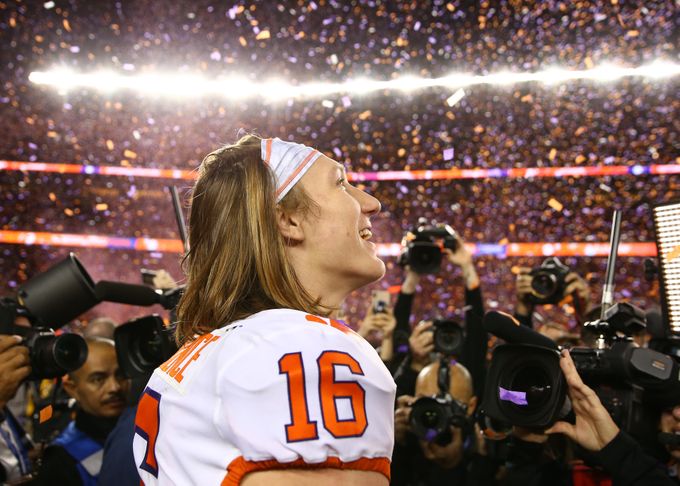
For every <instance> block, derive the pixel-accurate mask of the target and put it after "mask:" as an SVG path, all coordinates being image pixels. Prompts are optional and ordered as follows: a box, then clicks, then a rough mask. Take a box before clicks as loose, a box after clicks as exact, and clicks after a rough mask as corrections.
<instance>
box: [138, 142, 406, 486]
mask: <svg viewBox="0 0 680 486" xmlns="http://www.w3.org/2000/svg"><path fill="white" fill-rule="evenodd" d="M379 211H380V203H379V202H378V200H377V199H375V198H374V197H372V196H370V195H368V194H366V193H365V192H363V191H362V190H360V189H358V188H356V187H354V186H352V185H351V184H350V183H349V182H348V180H347V174H346V173H345V169H344V167H343V166H342V165H341V164H339V163H337V162H336V161H334V160H332V159H330V158H328V157H326V156H324V155H323V154H321V153H320V152H319V151H317V150H315V149H313V148H310V147H307V146H305V145H301V144H297V143H292V142H286V141H282V140H280V139H278V138H274V139H261V138H259V137H257V136H255V135H246V136H245V137H243V138H241V139H240V140H239V141H238V142H236V143H235V144H233V145H228V146H226V147H222V148H220V149H218V150H216V151H214V152H212V153H210V154H209V155H208V156H206V157H205V159H204V160H203V162H202V163H201V166H200V168H199V170H198V180H197V181H196V184H195V186H194V188H193V194H192V200H191V213H190V218H189V228H190V230H189V247H190V250H189V252H188V253H187V255H186V256H185V262H184V263H185V270H186V288H185V291H184V294H183V296H182V299H181V301H180V303H179V306H178V309H177V313H178V325H177V331H176V338H177V341H178V344H180V345H181V347H180V350H179V351H178V352H177V354H175V355H174V356H173V357H172V358H171V359H170V360H168V361H167V362H166V363H164V364H163V365H161V366H160V367H159V368H158V369H157V370H156V371H155V372H154V374H153V376H152V377H151V379H150V380H149V383H148V385H147V387H146V389H145V391H144V393H143V394H142V398H141V399H140V402H139V408H138V412H137V416H136V421H135V437H134V444H133V446H134V454H135V461H136V463H137V465H138V468H139V473H140V476H141V479H142V481H143V483H144V484H145V485H147V486H151V485H156V484H203V485H209V484H215V485H218V484H223V485H237V484H244V485H248V486H257V485H261V484H267V485H271V484H277V485H284V486H285V485H296V486H298V485H303V486H304V485H311V484H314V485H318V484H329V483H332V484H341V483H345V484H353V485H359V486H361V485H369V484H370V485H387V484H388V483H389V475H390V459H391V454H392V448H393V442H394V424H393V413H392V412H393V407H394V394H395V384H394V380H393V379H392V377H391V376H390V374H389V372H388V370H387V369H386V367H385V365H384V364H383V363H382V361H381V359H380V357H379V356H378V354H377V353H376V351H375V350H374V349H373V348H372V347H371V345H370V344H369V343H368V342H367V341H366V340H364V339H363V338H362V337H361V336H359V335H358V334H357V333H355V332H353V331H352V330H351V329H350V328H349V327H347V326H346V325H345V324H344V323H342V322H340V321H337V320H335V319H334V316H335V315H336V314H335V313H336V312H337V311H338V309H339V308H340V306H341V303H342V302H343V300H344V299H345V297H346V296H347V295H348V294H349V293H351V292H352V291H354V290H356V289H358V288H360V287H362V286H364V285H366V284H368V283H371V282H374V281H376V280H379V279H380V278H381V277H382V276H383V275H384V273H385V265H384V263H383V262H382V261H381V260H380V259H379V258H378V256H377V252H376V245H375V243H373V242H372V241H371V238H372V231H371V218H372V217H373V216H375V215H376V214H377V213H378V212H379Z"/></svg>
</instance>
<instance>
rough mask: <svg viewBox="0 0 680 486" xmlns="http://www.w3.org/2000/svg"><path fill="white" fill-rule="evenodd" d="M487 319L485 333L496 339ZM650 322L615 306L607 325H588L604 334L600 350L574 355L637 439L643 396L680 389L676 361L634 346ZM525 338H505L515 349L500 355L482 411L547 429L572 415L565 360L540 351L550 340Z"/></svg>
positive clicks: (501, 349) (527, 332)
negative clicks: (635, 337)
mask: <svg viewBox="0 0 680 486" xmlns="http://www.w3.org/2000/svg"><path fill="white" fill-rule="evenodd" d="M489 314H492V313H489ZM489 314H487V317H488V316H489ZM497 315H498V314H497ZM487 317H485V328H487V330H489V332H492V333H493V331H491V330H490V329H489V326H487V322H486V321H487ZM644 317H645V314H644V312H643V311H642V310H641V309H639V308H637V307H635V306H633V305H632V304H629V303H617V304H614V305H612V306H611V307H610V308H609V309H607V311H606V312H605V313H604V315H603V318H602V319H600V320H598V321H594V322H589V323H586V327H589V328H592V329H594V330H595V331H596V332H597V333H599V334H600V336H601V338H600V339H599V340H598V347H596V348H572V349H571V350H570V354H571V356H572V359H573V361H574V365H575V366H576V369H577V370H578V372H579V374H580V375H581V377H582V378H583V380H584V382H585V383H586V384H588V386H590V387H591V388H593V389H594V390H595V392H596V393H597V395H598V396H599V397H600V400H601V401H602V404H603V405H604V407H605V408H606V409H607V410H608V411H609V413H610V414H611V416H612V418H613V419H614V421H615V422H616V423H617V424H618V425H619V426H620V427H621V428H622V429H624V430H626V431H628V432H631V433H635V432H636V431H638V430H639V429H640V427H641V423H642V420H643V409H642V396H643V392H645V391H648V390H650V391H654V390H675V389H677V388H680V385H679V383H678V380H677V376H678V375H677V365H675V364H674V362H673V359H672V358H671V357H670V356H667V355H665V354H662V353H659V352H656V351H654V350H651V349H646V348H638V347H635V346H634V344H633V342H632V339H631V338H630V335H631V334H633V333H634V332H637V331H639V330H640V329H641V328H644ZM509 325H510V326H514V324H512V323H511V324H509ZM509 329H512V327H510V328H509ZM521 332H522V337H521V338H519V339H517V340H514V339H509V338H508V336H507V335H504V336H500V337H502V338H504V339H505V340H506V341H510V342H511V344H506V345H501V346H498V347H497V348H496V349H495V350H494V353H493V357H492V360H491V366H490V368H489V372H488V375H487V381H486V388H485V393H484V403H483V405H482V407H483V409H484V411H485V413H486V414H487V415H488V416H489V417H491V418H492V419H494V420H498V421H501V422H505V423H509V424H512V425H518V426H522V427H535V428H545V427H548V426H550V425H551V424H552V423H554V422H555V421H556V420H558V419H561V418H564V417H565V416H566V415H568V413H569V412H570V411H571V403H570V402H569V399H568V397H567V396H566V391H567V386H566V382H565V379H564V375H563V374H562V371H561V369H560V364H559V360H560V356H559V353H558V351H557V346H555V345H554V344H553V345H552V346H550V345H540V344H542V343H544V342H545V340H547V339H548V338H546V337H545V336H542V335H540V334H538V333H536V332H535V331H533V330H531V329H529V328H525V329H522V331H521ZM533 335H536V337H532V336H533ZM517 336H519V334H517ZM522 341H523V342H522ZM548 341H549V340H548ZM537 344H538V345H537Z"/></svg>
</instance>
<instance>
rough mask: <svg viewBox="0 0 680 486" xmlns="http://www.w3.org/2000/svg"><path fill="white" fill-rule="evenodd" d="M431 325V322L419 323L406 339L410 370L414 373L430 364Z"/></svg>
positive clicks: (432, 342) (432, 346)
mask: <svg viewBox="0 0 680 486" xmlns="http://www.w3.org/2000/svg"><path fill="white" fill-rule="evenodd" d="M433 325H434V324H433V323H432V321H421V322H420V323H418V325H417V326H416V327H415V328H414V329H413V332H412V333H411V336H410V337H409V338H408V345H409V348H410V349H411V369H413V370H415V371H420V370H421V369H423V368H424V367H425V366H426V365H427V364H428V363H429V362H430V353H431V352H432V351H434V334H433V333H432V326H433Z"/></svg>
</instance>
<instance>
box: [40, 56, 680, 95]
mask: <svg viewBox="0 0 680 486" xmlns="http://www.w3.org/2000/svg"><path fill="white" fill-rule="evenodd" d="M678 74H680V64H676V63H672V62H669V61H663V60H657V61H654V62H652V63H651V64H647V65H644V66H639V67H635V68H630V67H617V66H613V65H602V66H598V67H595V68H593V69H589V70H581V71H576V70H566V69H559V68H550V69H547V70H544V71H538V72H525V73H521V72H519V73H518V72H510V71H502V72H498V73H492V74H486V75H478V76H475V75H472V74H469V73H451V74H449V75H447V76H444V77H440V78H419V77H416V76H410V75H409V76H401V77H398V78H395V79H390V80H387V81H379V80H374V79H367V78H357V79H350V80H348V81H346V82H344V83H322V82H313V83H308V84H301V85H293V84H290V83H288V82H286V81H283V80H269V81H263V82H254V81H252V80H250V79H247V78H245V77H220V78H216V79H207V78H205V77H203V76H200V75H197V74H196V75H194V74H177V73H173V72H165V73H156V74H118V73H113V72H110V71H97V72H92V73H76V72H73V71H71V70H68V69H63V68H60V69H53V70H50V71H34V72H32V73H30V75H29V77H28V79H29V81H31V82H32V83H35V84H40V85H45V86H52V87H55V88H57V89H58V90H59V91H60V92H67V91H69V90H73V89H77V88H84V89H93V90H96V91H100V92H104V93H110V92H115V91H119V90H124V89H129V90H133V91H137V92H139V93H141V94H144V95H152V96H168V97H174V96H180V97H198V96H220V97H223V98H226V99H243V98H254V97H261V98H263V99H267V100H286V99H292V98H316V97H324V96H328V95H332V94H341V93H347V94H356V95H362V94H368V93H371V92H375V91H381V90H397V91H401V92H404V93H409V92H413V91H415V90H420V89H426V88H448V89H458V90H460V89H462V88H464V87H469V86H474V85H480V84H486V85H493V86H508V85H514V84H519V83H527V82H539V83H543V84H545V85H554V84H561V83H565V82H568V81H573V80H578V79H583V80H591V81H594V82H612V81H616V80H618V79H621V78H624V77H630V76H639V77H644V78H650V79H660V78H667V77H671V76H677V75H678ZM456 93H458V91H457V92H456ZM456 93H454V95H453V96H456ZM464 94H465V93H464V92H463V95H464ZM453 96H452V97H450V98H449V100H451V99H452V98H453ZM461 97H462V96H461ZM447 101H448V100H447ZM457 101H460V99H458V100H457ZM457 101H456V102H457ZM453 104H455V103H453ZM453 104H450V105H449V106H453Z"/></svg>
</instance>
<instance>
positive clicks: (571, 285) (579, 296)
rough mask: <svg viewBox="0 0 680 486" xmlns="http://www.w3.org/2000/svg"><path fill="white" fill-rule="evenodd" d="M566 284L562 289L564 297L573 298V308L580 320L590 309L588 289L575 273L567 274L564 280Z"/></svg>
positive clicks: (583, 280) (586, 283) (581, 278)
mask: <svg viewBox="0 0 680 486" xmlns="http://www.w3.org/2000/svg"><path fill="white" fill-rule="evenodd" d="M564 283H565V284H566V286H565V288H564V295H565V296H566V295H571V296H573V298H574V308H575V309H576V313H577V317H578V318H579V320H582V317H583V314H585V313H586V312H588V310H589V309H590V287H589V286H588V282H586V281H585V279H584V278H583V277H581V276H580V275H579V274H578V273H576V272H569V274H567V276H566V277H565V279H564Z"/></svg>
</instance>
